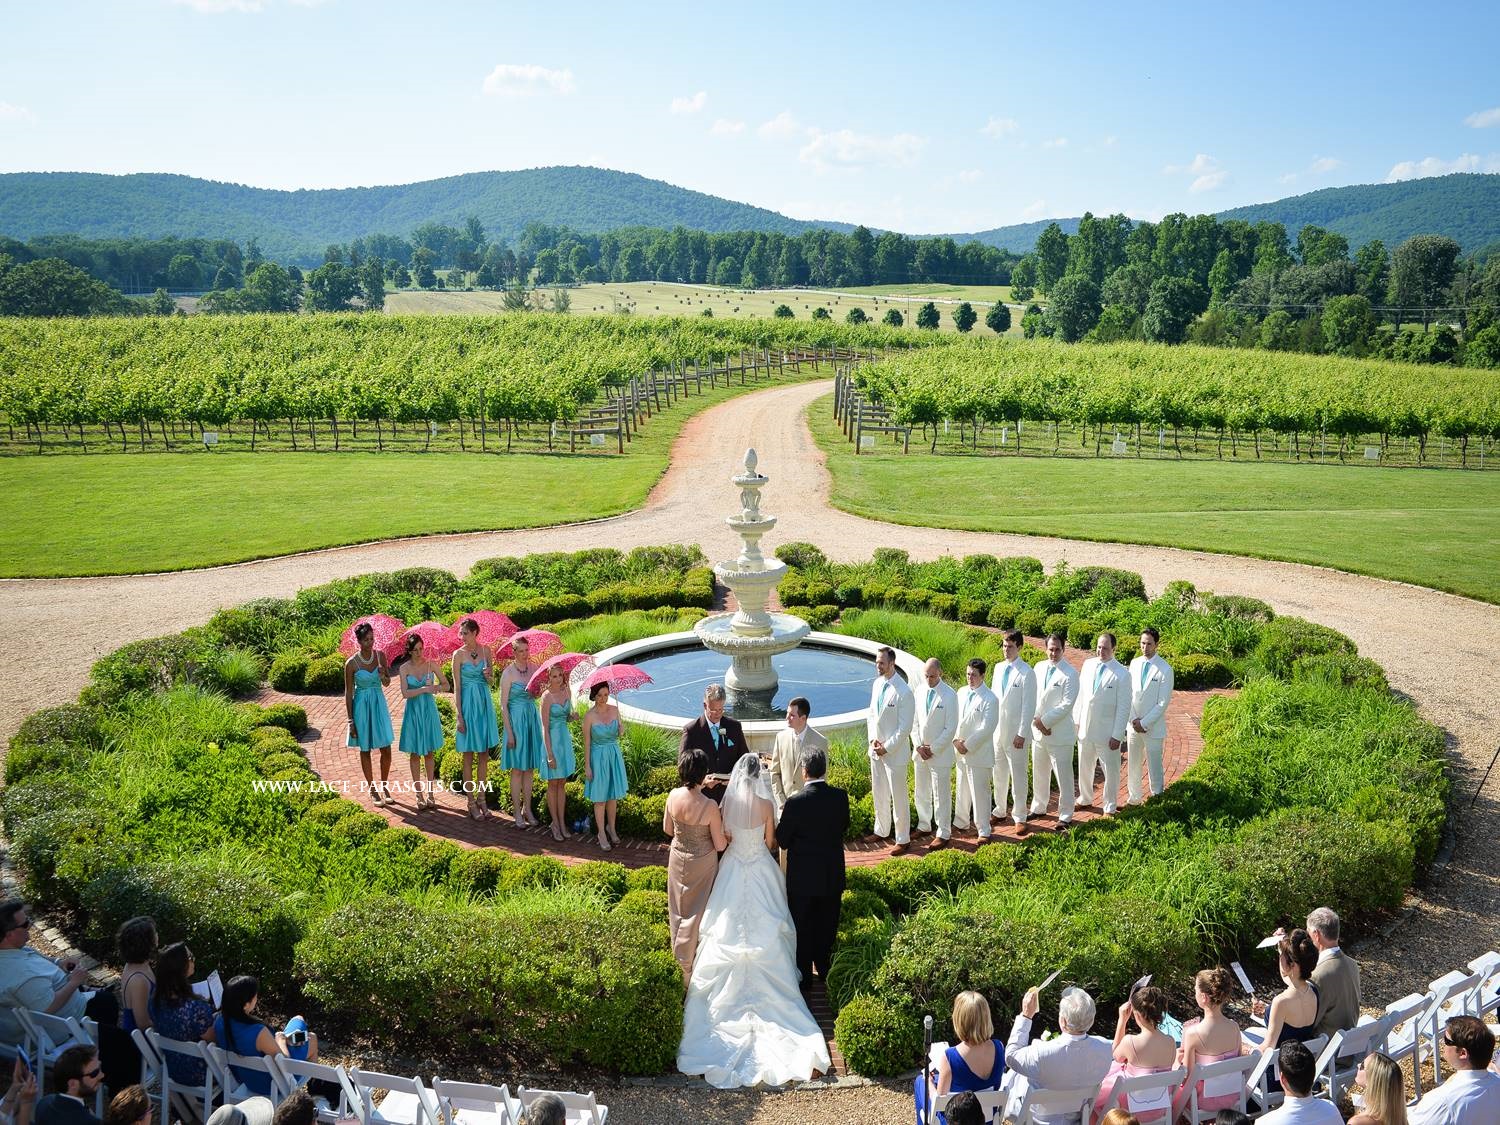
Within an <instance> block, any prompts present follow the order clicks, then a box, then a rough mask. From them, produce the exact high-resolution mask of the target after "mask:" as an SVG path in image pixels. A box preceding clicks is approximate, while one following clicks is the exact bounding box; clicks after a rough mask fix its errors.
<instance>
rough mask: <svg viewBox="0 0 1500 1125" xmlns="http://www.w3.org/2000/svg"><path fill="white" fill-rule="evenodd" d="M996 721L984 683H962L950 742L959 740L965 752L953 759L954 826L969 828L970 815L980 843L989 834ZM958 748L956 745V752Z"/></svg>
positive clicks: (995, 710) (996, 709) (997, 710)
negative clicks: (954, 729) (955, 773)
mask: <svg viewBox="0 0 1500 1125" xmlns="http://www.w3.org/2000/svg"><path fill="white" fill-rule="evenodd" d="M999 718H1000V708H999V705H998V703H997V701H996V699H995V693H994V692H992V691H991V690H990V689H989V688H987V687H985V686H984V684H982V683H981V684H980V685H979V686H978V687H969V686H968V685H967V684H965V685H964V687H962V688H961V689H959V693H958V729H957V730H956V731H955V732H954V735H953V739H954V742H955V744H956V743H957V742H958V740H960V739H962V740H963V744H964V746H965V747H966V748H967V750H968V752H967V753H964V754H957V756H956V758H955V761H956V762H957V765H958V784H957V790H958V791H957V793H956V794H955V796H954V800H953V823H954V824H956V825H957V826H958V827H959V828H967V827H969V816H970V814H971V813H972V814H973V817H974V821H973V823H974V830H975V831H976V832H978V833H979V838H980V839H981V840H987V839H989V835H990V783H991V775H992V774H993V772H994V768H995V722H996V721H997V720H998V719H999ZM957 749H958V748H957V745H955V746H954V750H955V752H956V751H957Z"/></svg>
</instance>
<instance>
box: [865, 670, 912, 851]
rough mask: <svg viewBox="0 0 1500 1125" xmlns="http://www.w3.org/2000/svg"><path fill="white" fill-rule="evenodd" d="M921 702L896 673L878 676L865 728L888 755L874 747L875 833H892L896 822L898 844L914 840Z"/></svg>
mask: <svg viewBox="0 0 1500 1125" xmlns="http://www.w3.org/2000/svg"><path fill="white" fill-rule="evenodd" d="M916 711H917V705H916V700H915V699H914V698H913V697H912V693H911V688H909V687H907V686H906V681H905V680H903V679H902V678H901V677H900V676H899V675H898V674H896V673H895V672H892V673H891V678H890V679H888V680H887V679H885V678H884V677H883V676H876V677H875V682H874V683H873V684H871V685H870V710H869V713H868V715H867V717H866V719H865V729H866V731H867V732H868V734H869V737H870V741H871V742H872V743H873V742H874V741H875V740H876V739H879V740H880V742H881V744H882V745H883V746H884V747H885V753H884V754H876V753H875V748H874V746H871V747H870V752H869V753H870V796H871V798H872V799H873V800H874V802H875V835H877V836H889V835H890V834H891V829H892V822H893V821H894V827H895V832H896V843H898V844H909V843H911V800H910V797H909V796H908V790H907V787H906V774H907V766H908V765H909V764H910V762H911V728H912V724H913V723H914V722H915V721H916Z"/></svg>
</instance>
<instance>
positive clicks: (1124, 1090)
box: [1101, 1067, 1187, 1122]
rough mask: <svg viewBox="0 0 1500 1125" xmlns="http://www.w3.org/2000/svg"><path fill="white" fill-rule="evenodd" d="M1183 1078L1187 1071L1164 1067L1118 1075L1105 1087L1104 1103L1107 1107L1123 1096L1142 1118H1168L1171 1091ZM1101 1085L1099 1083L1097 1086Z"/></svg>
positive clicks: (1152, 1119)
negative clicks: (1139, 1072)
mask: <svg viewBox="0 0 1500 1125" xmlns="http://www.w3.org/2000/svg"><path fill="white" fill-rule="evenodd" d="M1186 1078H1187V1071H1186V1070H1185V1069H1184V1068H1182V1067H1178V1068H1177V1069H1176V1070H1164V1071H1161V1072H1160V1073H1158V1074H1139V1075H1136V1076H1135V1077H1134V1078H1126V1077H1125V1076H1124V1075H1119V1076H1117V1077H1116V1078H1115V1080H1114V1081H1113V1082H1112V1083H1110V1085H1109V1087H1108V1088H1107V1089H1105V1094H1104V1104H1105V1106H1106V1107H1111V1106H1114V1105H1117V1104H1119V1099H1120V1098H1121V1097H1122V1096H1123V1097H1124V1099H1125V1108H1126V1109H1128V1110H1129V1111H1130V1112H1131V1113H1132V1114H1133V1115H1134V1116H1136V1117H1138V1118H1140V1119H1141V1120H1143V1121H1157V1120H1162V1121H1167V1122H1170V1120H1171V1113H1172V1094H1173V1092H1174V1091H1175V1090H1176V1089H1177V1088H1178V1087H1179V1086H1181V1085H1182V1083H1183V1081H1184V1080H1185V1079H1186ZM1101 1088H1102V1087H1101Z"/></svg>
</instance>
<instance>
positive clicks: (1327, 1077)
mask: <svg viewBox="0 0 1500 1125" xmlns="http://www.w3.org/2000/svg"><path fill="white" fill-rule="evenodd" d="M1395 1022H1396V1019H1395V1017H1394V1016H1393V1015H1392V1014H1391V1013H1389V1012H1387V1013H1386V1014H1385V1015H1383V1016H1380V1017H1379V1018H1378V1019H1372V1020H1368V1022H1365V1023H1361V1024H1359V1025H1357V1026H1355V1027H1351V1028H1347V1029H1345V1030H1343V1031H1336V1032H1334V1033H1333V1038H1331V1039H1330V1040H1329V1041H1328V1046H1326V1047H1324V1048H1323V1050H1322V1051H1321V1052H1319V1054H1318V1069H1317V1071H1316V1073H1315V1074H1314V1076H1313V1089H1314V1090H1316V1089H1318V1088H1319V1087H1321V1086H1325V1085H1326V1086H1327V1088H1328V1098H1329V1100H1330V1101H1332V1102H1333V1103H1334V1104H1335V1105H1337V1104H1338V1101H1339V1099H1340V1098H1341V1097H1342V1096H1343V1093H1344V1089H1345V1087H1347V1086H1348V1085H1349V1084H1350V1083H1351V1082H1353V1081H1354V1075H1355V1072H1356V1071H1358V1070H1359V1065H1360V1063H1362V1062H1364V1061H1365V1056H1366V1055H1368V1054H1369V1053H1370V1052H1371V1051H1383V1050H1384V1049H1385V1046H1386V1039H1387V1038H1388V1037H1389V1035H1390V1031H1391V1025H1392V1024H1394V1023H1395Z"/></svg>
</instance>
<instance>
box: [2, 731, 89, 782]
mask: <svg viewBox="0 0 1500 1125" xmlns="http://www.w3.org/2000/svg"><path fill="white" fill-rule="evenodd" d="M92 754H93V751H92V750H91V749H89V747H87V746H81V745H77V744H74V743H69V742H40V743H37V742H20V741H19V740H12V742H11V744H10V752H9V753H7V754H6V755H5V784H6V785H15V784H16V783H17V782H21V781H25V780H26V779H27V778H30V777H35V776H37V775H38V774H50V773H73V772H75V771H77V770H81V769H82V768H83V767H84V766H85V765H86V764H87V762H88V760H89V757H90V756H91V755H92Z"/></svg>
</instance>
